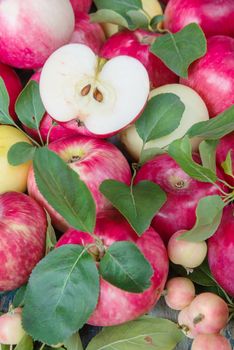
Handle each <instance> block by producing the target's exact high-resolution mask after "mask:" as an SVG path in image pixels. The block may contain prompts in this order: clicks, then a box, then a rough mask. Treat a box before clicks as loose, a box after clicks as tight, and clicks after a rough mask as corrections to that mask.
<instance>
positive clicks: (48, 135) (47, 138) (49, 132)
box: [46, 123, 55, 146]
mask: <svg viewBox="0 0 234 350" xmlns="http://www.w3.org/2000/svg"><path fill="white" fill-rule="evenodd" d="M54 126H55V125H54V124H53V123H52V124H51V126H50V128H49V131H48V134H47V137H46V145H47V146H48V145H49V141H50V134H51V131H52V129H53V128H54Z"/></svg>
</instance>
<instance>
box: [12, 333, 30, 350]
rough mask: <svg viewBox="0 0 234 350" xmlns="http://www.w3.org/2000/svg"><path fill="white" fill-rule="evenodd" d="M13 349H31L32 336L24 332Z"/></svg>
mask: <svg viewBox="0 0 234 350" xmlns="http://www.w3.org/2000/svg"><path fill="white" fill-rule="evenodd" d="M14 350H33V340H32V338H31V337H30V336H29V335H27V334H25V335H24V337H23V338H22V339H21V341H20V342H19V344H18V345H17V346H16V347H15V349H14Z"/></svg>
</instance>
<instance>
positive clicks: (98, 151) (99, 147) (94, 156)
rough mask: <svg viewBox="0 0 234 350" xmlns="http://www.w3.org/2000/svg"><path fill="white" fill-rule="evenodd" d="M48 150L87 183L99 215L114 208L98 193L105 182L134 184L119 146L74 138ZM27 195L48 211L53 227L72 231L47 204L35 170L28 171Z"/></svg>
mask: <svg viewBox="0 0 234 350" xmlns="http://www.w3.org/2000/svg"><path fill="white" fill-rule="evenodd" d="M49 149H50V150H51V151H54V152H55V153H57V154H58V155H59V156H60V157H61V158H62V159H63V160H64V161H65V162H66V163H67V164H69V166H70V167H71V168H72V169H73V170H74V171H76V172H77V173H78V174H79V176H80V178H81V180H83V181H84V182H85V183H86V185H87V186H88V188H89V190H90V191H91V194H92V195H93V198H94V201H95V203H96V210H97V212H100V211H102V210H104V209H106V208H110V207H111V204H110V202H109V201H108V200H107V199H106V198H105V197H104V196H103V195H102V194H101V192H100V191H99V186H100V185H101V183H102V182H103V181H104V180H107V179H114V180H118V181H122V182H124V183H126V184H127V185H129V184H130V182H131V170H130V167H129V165H128V162H127V160H126V159H125V158H124V156H123V155H122V153H121V152H120V151H119V150H118V148H117V147H115V146H114V145H112V144H111V143H109V142H107V141H105V140H102V139H94V138H90V137H84V136H83V137H82V136H71V137H69V138H64V139H61V140H59V141H57V142H53V143H51V144H50V145H49ZM28 192H29V195H30V196H32V197H33V198H35V199H36V200H37V201H38V202H39V203H40V204H41V205H42V206H43V207H44V208H45V209H46V210H47V211H48V213H49V214H50V216H51V218H52V223H53V225H54V226H55V227H56V228H57V229H58V230H60V231H65V230H67V229H68V228H69V224H68V223H67V222H66V221H65V219H64V218H62V216H61V215H60V214H59V213H57V212H56V211H55V210H54V209H53V208H52V207H51V206H50V205H49V204H48V202H47V201H46V199H45V198H44V197H43V196H42V194H41V193H40V192H39V190H38V187H37V185H36V182H35V179H34V173H33V168H31V170H30V172H29V177H28Z"/></svg>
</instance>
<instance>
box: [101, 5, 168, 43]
mask: <svg viewBox="0 0 234 350" xmlns="http://www.w3.org/2000/svg"><path fill="white" fill-rule="evenodd" d="M142 6H143V9H144V11H145V12H146V13H147V14H148V16H149V17H150V19H151V18H153V17H155V16H159V15H162V14H163V11H162V8H161V5H160V3H159V2H158V0H142ZM102 27H103V30H104V32H105V34H106V38H109V37H110V36H111V35H113V34H115V33H117V32H118V26H117V25H116V24H112V23H102Z"/></svg>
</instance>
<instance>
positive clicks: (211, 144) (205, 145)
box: [199, 140, 219, 174]
mask: <svg viewBox="0 0 234 350" xmlns="http://www.w3.org/2000/svg"><path fill="white" fill-rule="evenodd" d="M218 143H219V141H218V140H207V141H205V140H204V141H202V142H201V143H200V145H199V153H200V156H201V160H202V165H203V166H204V167H205V168H207V169H210V170H212V171H213V172H214V173H215V174H216V148H217V145H218Z"/></svg>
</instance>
